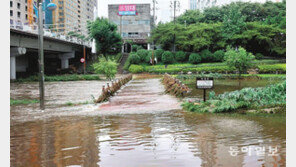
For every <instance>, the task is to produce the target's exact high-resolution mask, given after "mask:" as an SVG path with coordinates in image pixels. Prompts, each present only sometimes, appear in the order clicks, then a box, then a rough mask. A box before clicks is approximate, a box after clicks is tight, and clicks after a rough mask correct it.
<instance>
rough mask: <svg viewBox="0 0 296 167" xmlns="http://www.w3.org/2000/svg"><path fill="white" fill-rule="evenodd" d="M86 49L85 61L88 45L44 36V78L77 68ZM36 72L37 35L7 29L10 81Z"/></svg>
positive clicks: (89, 53)
mask: <svg viewBox="0 0 296 167" xmlns="http://www.w3.org/2000/svg"><path fill="white" fill-rule="evenodd" d="M84 47H85V48H86V57H87V59H90V58H91V42H89V41H82V40H80V39H77V38H73V37H67V36H62V35H55V34H54V33H48V32H44V63H45V74H49V73H54V71H55V70H57V69H67V68H69V66H70V65H73V66H75V65H79V60H80V58H81V57H83V48H84ZM37 72H38V34H37V33H36V32H34V31H24V30H18V29H14V28H11V29H10V79H16V78H17V77H18V76H21V75H23V74H34V73H37Z"/></svg>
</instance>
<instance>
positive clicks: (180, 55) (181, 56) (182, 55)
mask: <svg viewBox="0 0 296 167" xmlns="http://www.w3.org/2000/svg"><path fill="white" fill-rule="evenodd" d="M175 57H176V60H177V61H178V62H184V61H185V59H186V53H185V52H183V51H178V52H176V55H175Z"/></svg>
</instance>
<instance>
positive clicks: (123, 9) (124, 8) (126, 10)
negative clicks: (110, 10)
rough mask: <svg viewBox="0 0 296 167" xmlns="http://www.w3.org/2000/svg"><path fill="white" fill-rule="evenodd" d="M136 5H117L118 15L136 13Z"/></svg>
mask: <svg viewBox="0 0 296 167" xmlns="http://www.w3.org/2000/svg"><path fill="white" fill-rule="evenodd" d="M136 14H137V13H136V5H119V7H118V15H120V16H123V15H136Z"/></svg>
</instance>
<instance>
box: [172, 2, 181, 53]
mask: <svg viewBox="0 0 296 167" xmlns="http://www.w3.org/2000/svg"><path fill="white" fill-rule="evenodd" d="M177 3H178V7H180V2H179V1H178V0H173V4H172V1H171V7H172V8H173V12H174V37H173V52H176V33H175V32H176V31H175V28H176V10H177V9H176V8H177Z"/></svg>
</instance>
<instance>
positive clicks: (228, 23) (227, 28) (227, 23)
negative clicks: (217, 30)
mask: <svg viewBox="0 0 296 167" xmlns="http://www.w3.org/2000/svg"><path fill="white" fill-rule="evenodd" d="M245 19H246V18H245V16H243V15H242V14H241V12H240V9H239V7H238V6H233V7H232V8H231V9H230V10H229V12H228V13H227V14H226V15H224V17H223V27H222V35H223V37H224V38H225V39H226V40H228V39H230V38H231V37H232V36H233V35H234V34H240V33H241V32H242V31H243V30H244V28H245V25H246V23H245Z"/></svg>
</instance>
